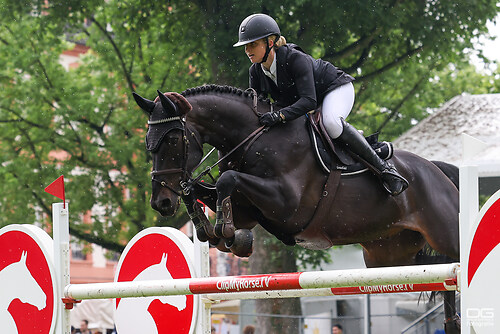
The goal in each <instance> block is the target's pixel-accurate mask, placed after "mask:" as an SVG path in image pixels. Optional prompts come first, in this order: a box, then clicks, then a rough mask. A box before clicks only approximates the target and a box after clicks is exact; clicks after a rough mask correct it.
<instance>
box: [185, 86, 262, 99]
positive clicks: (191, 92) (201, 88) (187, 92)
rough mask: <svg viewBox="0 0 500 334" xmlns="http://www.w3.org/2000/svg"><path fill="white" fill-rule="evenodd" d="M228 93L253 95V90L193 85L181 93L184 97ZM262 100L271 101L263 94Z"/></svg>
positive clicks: (245, 95)
mask: <svg viewBox="0 0 500 334" xmlns="http://www.w3.org/2000/svg"><path fill="white" fill-rule="evenodd" d="M210 92H214V93H227V94H234V95H238V96H244V97H252V96H253V92H252V91H250V90H245V91H244V90H243V89H240V88H236V87H232V86H220V85H213V84H211V85H203V86H199V87H193V88H188V89H186V90H185V91H183V92H182V93H181V95H183V96H184V97H187V96H189V95H197V94H203V93H210ZM258 98H259V100H260V101H264V102H266V103H270V101H269V99H267V98H264V97H262V96H259V97H258Z"/></svg>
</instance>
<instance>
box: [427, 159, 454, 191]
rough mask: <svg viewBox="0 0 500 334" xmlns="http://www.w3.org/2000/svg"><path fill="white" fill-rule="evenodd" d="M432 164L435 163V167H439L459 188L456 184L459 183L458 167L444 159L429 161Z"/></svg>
mask: <svg viewBox="0 0 500 334" xmlns="http://www.w3.org/2000/svg"><path fill="white" fill-rule="evenodd" d="M431 162H432V163H433V164H434V165H436V167H437V168H439V169H440V170H441V171H442V172H443V173H444V174H445V175H446V176H448V178H449V179H450V181H451V182H453V184H454V185H455V187H457V189H460V188H459V186H458V183H459V181H458V180H459V177H458V167H457V166H455V165H452V164H449V163H447V162H444V161H431Z"/></svg>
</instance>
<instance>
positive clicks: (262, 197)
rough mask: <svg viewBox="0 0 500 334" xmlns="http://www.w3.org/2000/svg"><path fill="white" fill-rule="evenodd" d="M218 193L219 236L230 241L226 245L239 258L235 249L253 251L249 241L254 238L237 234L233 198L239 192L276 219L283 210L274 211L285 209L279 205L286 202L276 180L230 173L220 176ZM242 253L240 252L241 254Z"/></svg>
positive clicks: (243, 232) (217, 223)
mask: <svg viewBox="0 0 500 334" xmlns="http://www.w3.org/2000/svg"><path fill="white" fill-rule="evenodd" d="M216 189H217V212H216V224H215V234H216V235H217V236H219V237H221V238H224V239H226V240H227V241H226V244H227V245H228V246H229V247H230V248H231V251H233V253H235V254H236V252H235V251H234V250H233V249H234V247H241V244H243V245H244V246H243V247H245V248H247V247H249V244H248V240H249V239H251V238H252V236H251V232H250V231H249V230H246V229H238V230H236V228H235V224H234V215H233V205H232V202H231V195H232V194H234V193H235V192H238V196H242V197H244V198H246V199H247V200H248V201H249V203H251V204H252V205H254V206H255V207H257V208H258V209H259V210H260V211H261V212H262V213H263V214H264V216H266V214H270V213H271V212H272V215H273V216H274V217H276V214H278V215H279V211H280V210H275V209H274V208H283V207H284V205H281V204H279V203H281V202H283V203H284V200H280V199H282V198H283V196H282V194H281V192H280V188H279V187H278V186H276V181H275V180H272V179H263V178H260V177H257V176H253V175H249V174H244V173H240V172H236V171H232V170H229V171H226V172H224V173H223V174H222V175H221V176H220V178H219V180H218V181H217V184H216ZM281 211H282V210H281ZM233 244H234V245H233ZM238 253H240V252H239V251H238ZM237 255H238V254H237ZM240 256H241V255H240ZM247 256H248V255H247Z"/></svg>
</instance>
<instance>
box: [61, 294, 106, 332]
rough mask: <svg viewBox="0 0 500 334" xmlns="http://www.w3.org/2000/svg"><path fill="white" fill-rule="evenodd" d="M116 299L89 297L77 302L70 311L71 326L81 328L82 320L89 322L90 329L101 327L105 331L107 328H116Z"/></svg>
mask: <svg viewBox="0 0 500 334" xmlns="http://www.w3.org/2000/svg"><path fill="white" fill-rule="evenodd" d="M113 303H114V299H88V300H83V301H82V302H81V303H78V304H75V307H74V308H73V309H72V310H71V312H70V322H71V326H73V327H75V328H80V323H81V321H82V320H84V319H86V320H88V322H89V328H90V329H99V330H101V331H103V333H105V330H106V329H113V328H114V306H113Z"/></svg>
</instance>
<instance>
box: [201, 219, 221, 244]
mask: <svg viewBox="0 0 500 334" xmlns="http://www.w3.org/2000/svg"><path fill="white" fill-rule="evenodd" d="M196 237H198V240H200V241H201V242H205V241H209V240H210V239H218V238H217V237H216V236H215V233H214V228H213V226H212V225H210V223H209V224H208V225H203V226H202V227H200V228H196Z"/></svg>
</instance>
